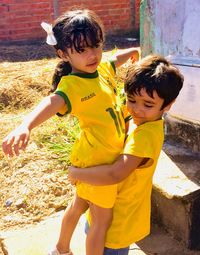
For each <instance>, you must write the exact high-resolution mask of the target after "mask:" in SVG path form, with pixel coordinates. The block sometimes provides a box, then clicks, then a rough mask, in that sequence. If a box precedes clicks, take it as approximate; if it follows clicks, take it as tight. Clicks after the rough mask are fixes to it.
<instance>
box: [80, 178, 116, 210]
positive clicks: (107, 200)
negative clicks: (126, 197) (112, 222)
mask: <svg viewBox="0 0 200 255" xmlns="http://www.w3.org/2000/svg"><path fill="white" fill-rule="evenodd" d="M76 189H77V195H78V196H79V197H81V198H83V199H85V200H88V201H89V202H91V203H93V204H95V205H98V206H100V207H103V208H112V207H113V206H114V203H115V200H116V196H117V184H114V185H107V186H93V185H90V184H87V183H82V182H78V183H77V184H76Z"/></svg>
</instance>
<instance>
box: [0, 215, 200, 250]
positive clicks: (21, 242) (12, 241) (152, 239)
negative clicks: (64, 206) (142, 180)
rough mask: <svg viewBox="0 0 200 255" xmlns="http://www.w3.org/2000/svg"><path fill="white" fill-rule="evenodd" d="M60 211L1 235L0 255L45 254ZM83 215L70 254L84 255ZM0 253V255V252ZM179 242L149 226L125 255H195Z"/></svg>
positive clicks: (53, 237) (54, 235)
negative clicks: (39, 221)
mask: <svg viewBox="0 0 200 255" xmlns="http://www.w3.org/2000/svg"><path fill="white" fill-rule="evenodd" d="M62 214H63V212H61V213H58V214H56V215H54V217H50V218H48V219H47V220H45V221H43V222H41V223H39V224H37V225H35V226H30V227H27V228H24V229H16V230H12V231H8V232H3V233H1V247H3V251H2V254H4V255H5V254H6V255H47V251H48V247H51V246H52V245H54V244H55V242H56V240H57V237H58V233H59V227H60V221H61V217H62ZM84 222H85V219H84V216H83V217H81V219H80V221H79V224H78V226H77V228H76V231H75V233H74V235H73V238H72V250H73V252H74V255H85V234H84ZM0 254H1V253H0ZM198 254H199V252H197V251H190V250H188V249H187V248H186V247H185V246H184V245H183V243H181V242H178V241H176V240H175V239H173V238H172V237H171V236H170V235H169V234H168V233H166V232H165V231H164V230H163V229H161V228H160V227H159V226H157V225H152V231H151V235H149V236H148V237H147V238H145V239H143V240H142V241H140V242H138V243H137V244H133V245H131V247H130V251H129V255H198Z"/></svg>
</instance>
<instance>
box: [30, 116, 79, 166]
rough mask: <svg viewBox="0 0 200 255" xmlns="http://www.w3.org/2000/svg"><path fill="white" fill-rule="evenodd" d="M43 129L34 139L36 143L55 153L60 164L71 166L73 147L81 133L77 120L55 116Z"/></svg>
mask: <svg viewBox="0 0 200 255" xmlns="http://www.w3.org/2000/svg"><path fill="white" fill-rule="evenodd" d="M41 128H42V129H41V130H40V132H39V134H38V133H37V136H36V137H34V140H35V141H36V143H37V144H38V145H39V146H40V147H45V148H46V149H47V150H50V151H51V152H53V154H54V157H56V158H57V160H58V161H59V162H63V163H64V164H65V165H70V153H71V150H72V146H73V144H74V142H75V140H76V138H77V137H78V135H79V132H80V127H79V123H78V121H77V119H75V118H74V117H71V116H63V117H57V116H55V117H53V118H52V119H51V120H49V121H48V123H47V124H46V125H42V126H41Z"/></svg>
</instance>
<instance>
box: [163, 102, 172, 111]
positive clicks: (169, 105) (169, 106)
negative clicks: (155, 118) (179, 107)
mask: <svg viewBox="0 0 200 255" xmlns="http://www.w3.org/2000/svg"><path fill="white" fill-rule="evenodd" d="M174 102H175V100H173V101H172V102H171V103H170V104H168V105H167V106H165V107H164V109H163V110H164V112H168V111H169V110H170V108H171V106H172V105H173V103H174Z"/></svg>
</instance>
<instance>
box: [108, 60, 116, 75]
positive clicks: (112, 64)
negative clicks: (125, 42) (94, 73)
mask: <svg viewBox="0 0 200 255" xmlns="http://www.w3.org/2000/svg"><path fill="white" fill-rule="evenodd" d="M109 62H110V64H111V66H112V68H113V70H114V72H115V73H116V66H115V62H114V61H113V60H110V61H109Z"/></svg>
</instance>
